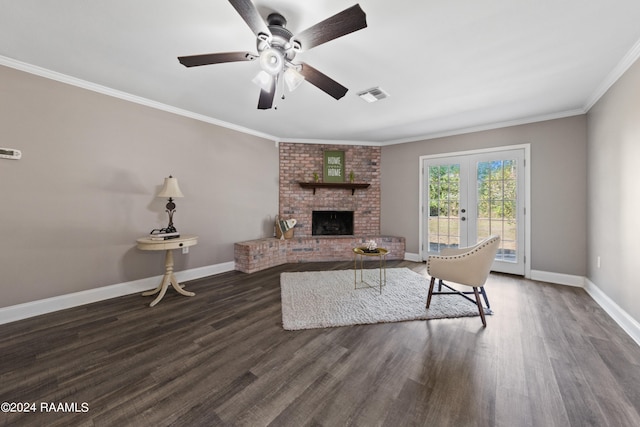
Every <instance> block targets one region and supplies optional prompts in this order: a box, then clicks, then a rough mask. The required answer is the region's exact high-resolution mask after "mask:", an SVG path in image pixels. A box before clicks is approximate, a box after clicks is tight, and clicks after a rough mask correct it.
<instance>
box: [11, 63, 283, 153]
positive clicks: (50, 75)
mask: <svg viewBox="0 0 640 427" xmlns="http://www.w3.org/2000/svg"><path fill="white" fill-rule="evenodd" d="M0 65H4V66H7V67H9V68H14V69H16V70H20V71H24V72H26V73H29V74H34V75H37V76H40V77H44V78H47V79H50V80H55V81H58V82H61V83H65V84H68V85H71V86H76V87H79V88H82V89H86V90H90V91H93V92H97V93H100V94H103V95H107V96H112V97H114V98H119V99H122V100H125V101H129V102H133V103H136V104H140V105H144V106H147V107H151V108H154V109H156V110H161V111H166V112H168V113H172V114H177V115H179V116H183V117H188V118H190V119H194V120H198V121H201V122H205V123H209V124H212V125H216V126H220V127H223V128H226V129H230V130H234V131H237V132H241V133H245V134H249V135H253V136H257V137H259V138H264V139H268V140H271V141H277V140H278V138H277V137H275V136H273V135H269V134H266V133H263V132H258V131H256V130H253V129H249V128H246V127H243V126H238V125H235V124H233V123H229V122H225V121H223V120H218V119H214V118H212V117H209V116H205V115H203V114H197V113H194V112H192V111H188V110H183V109H181V108H176V107H172V106H171V105H167V104H163V103H161V102H156V101H152V100H150V99H147V98H143V97H141V96H136V95H132V94H130V93H127V92H123V91H120V90H116V89H112V88H110V87H106V86H102V85H99V84H95V83H91V82H88V81H86V80H82V79H79V78H76V77H71V76H68V75H66V74H62V73H58V72H56V71H51V70H48V69H46V68H42V67H38V66H36V65H32V64H27V63H26V62H21V61H17V60H15V59H12V58H8V57H6V56H1V55H0Z"/></svg>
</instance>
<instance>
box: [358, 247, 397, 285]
mask: <svg viewBox="0 0 640 427" xmlns="http://www.w3.org/2000/svg"><path fill="white" fill-rule="evenodd" d="M388 253H389V251H388V250H387V249H384V248H379V247H378V245H377V244H376V242H374V241H373V240H370V241H368V242H366V243H365V246H364V247H357V248H353V287H354V289H358V262H357V261H358V255H359V256H360V283H366V282H365V281H364V279H363V272H362V271H363V263H364V257H366V256H377V257H378V258H379V259H380V280H379V282H378V285H379V288H380V295H382V287H383V286H386V285H387V254H388ZM383 273H384V279H383ZM367 287H372V286H370V285H369V284H368V283H367Z"/></svg>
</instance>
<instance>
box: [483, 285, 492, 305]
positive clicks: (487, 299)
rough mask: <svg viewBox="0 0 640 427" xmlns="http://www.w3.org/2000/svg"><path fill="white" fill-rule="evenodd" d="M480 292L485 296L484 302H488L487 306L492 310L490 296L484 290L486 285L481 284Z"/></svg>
mask: <svg viewBox="0 0 640 427" xmlns="http://www.w3.org/2000/svg"><path fill="white" fill-rule="evenodd" d="M480 293H481V294H482V297H483V298H484V302H485V303H487V308H488V309H489V310H491V306H490V305H489V298H487V293H486V292H485V291H484V286H480Z"/></svg>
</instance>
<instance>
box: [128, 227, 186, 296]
mask: <svg viewBox="0 0 640 427" xmlns="http://www.w3.org/2000/svg"><path fill="white" fill-rule="evenodd" d="M137 242H138V249H141V250H143V251H166V254H165V259H164V267H165V271H164V276H163V277H162V282H161V283H160V285H158V287H157V288H155V289H152V290H150V291H147V292H143V293H142V295H143V296H149V295H155V294H158V296H157V297H156V298H155V299H154V300H153V301H152V302H151V304H149V307H153V306H154V305H156V304H157V303H159V302H160V300H161V299H162V298H163V297H164V294H165V293H166V292H167V289H168V288H169V284H171V286H173V289H175V290H176V292H178V293H179V294H181V295H184V296H187V297H192V296H194V295H195V293H193V292H188V291H185V290H184V289H182V286H181V285H180V283H178V281H177V280H176V276H175V275H174V274H173V252H172V251H173V250H174V249H180V248H188V247H189V246H194V245H197V244H198V236H194V235H183V236H182V237H177V238H173V239H166V240H156V239H154V238H152V237H151V236H150V237H141V238H139V239H138V240H137Z"/></svg>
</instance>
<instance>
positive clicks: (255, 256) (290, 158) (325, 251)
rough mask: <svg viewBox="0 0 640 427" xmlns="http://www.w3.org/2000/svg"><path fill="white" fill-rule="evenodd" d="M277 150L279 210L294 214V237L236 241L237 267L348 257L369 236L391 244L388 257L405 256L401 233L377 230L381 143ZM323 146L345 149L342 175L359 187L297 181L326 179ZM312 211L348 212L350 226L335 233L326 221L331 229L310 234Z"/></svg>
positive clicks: (245, 268)
mask: <svg viewBox="0 0 640 427" xmlns="http://www.w3.org/2000/svg"><path fill="white" fill-rule="evenodd" d="M279 150H280V177H279V212H278V215H279V216H280V218H282V219H291V218H293V219H296V221H297V224H296V226H295V228H294V237H293V238H291V239H286V240H280V239H276V238H274V237H271V238H265V239H257V240H251V241H247V242H239V243H236V244H235V264H236V269H237V270H239V271H242V272H245V273H253V272H255V271H260V270H263V269H265V268H270V267H273V266H276V265H280V264H285V263H291V262H307V261H309V262H315V261H346V260H352V259H353V248H354V247H356V246H362V245H363V244H364V242H366V241H368V240H374V241H375V242H376V243H377V244H378V246H379V247H384V248H386V249H389V251H390V252H389V255H387V259H404V250H405V239H404V237H394V236H382V235H380V153H381V149H380V147H371V146H360V145H330V144H296V143H288V142H281V143H280V144H279ZM326 150H331V151H336V150H340V151H344V163H345V175H346V176H347V177H349V176H350V175H351V174H352V175H353V176H354V182H355V183H356V184H358V185H357V188H349V187H348V186H346V187H343V188H341V187H336V186H329V187H328V188H327V187H325V186H318V187H316V188H313V186H309V185H304V186H301V185H300V183H301V182H303V183H313V182H314V173H315V174H318V175H319V182H320V183H324V177H323V176H322V171H323V161H324V152H325V151H326ZM347 180H348V178H347ZM341 185H342V184H341ZM367 185H368V186H367ZM363 187H364V188H363ZM314 211H315V212H328V211H333V212H338V213H344V212H349V213H351V212H352V213H353V216H352V220H351V224H350V226H351V227H352V231H351V232H350V234H345V233H344V230H342V231H340V232H336V233H333V232H331V229H335V228H338V229H341V228H342V226H336V225H334V224H329V225H326V224H325V226H324V228H325V229H329V230H330V232H329V233H321V234H323V235H318V233H317V232H316V233H314V229H313V221H312V219H313V212H314ZM316 231H317V230H316Z"/></svg>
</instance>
